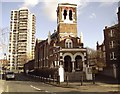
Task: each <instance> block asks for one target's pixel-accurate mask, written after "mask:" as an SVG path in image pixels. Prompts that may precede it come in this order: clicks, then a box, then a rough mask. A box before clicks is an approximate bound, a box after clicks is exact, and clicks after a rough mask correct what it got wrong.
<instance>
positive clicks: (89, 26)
mask: <svg viewBox="0 0 120 94" xmlns="http://www.w3.org/2000/svg"><path fill="white" fill-rule="evenodd" d="M118 1H119V0H2V2H0V14H2V15H0V20H2V23H1V22H0V28H5V27H8V28H9V27H10V12H11V10H16V9H19V8H20V7H28V8H29V9H30V11H31V12H32V13H34V14H35V15H36V34H35V36H36V38H39V39H46V38H47V36H48V32H49V31H50V32H51V33H53V32H54V29H56V28H57V27H56V26H57V16H56V9H57V5H58V3H64V2H67V3H74V4H77V5H78V7H77V11H78V12H77V13H78V17H77V18H78V19H77V29H78V37H79V36H80V32H82V33H83V41H84V46H85V47H90V48H93V49H96V42H97V41H99V43H102V41H103V29H104V27H105V26H112V25H114V24H116V23H117V14H116V13H117V7H118ZM1 25H2V26H1Z"/></svg>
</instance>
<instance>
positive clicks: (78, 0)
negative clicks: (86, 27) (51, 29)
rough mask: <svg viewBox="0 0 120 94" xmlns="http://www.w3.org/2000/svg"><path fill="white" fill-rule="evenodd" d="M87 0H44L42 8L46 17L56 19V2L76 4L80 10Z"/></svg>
mask: <svg viewBox="0 0 120 94" xmlns="http://www.w3.org/2000/svg"><path fill="white" fill-rule="evenodd" d="M87 1H88V0H84V1H82V0H51V1H49V0H44V1H43V2H44V7H45V8H44V11H43V12H44V13H45V14H46V16H47V17H48V18H50V20H52V21H56V19H57V13H56V9H57V6H58V3H71V4H77V7H78V9H79V10H80V9H82V8H84V7H86V6H87V4H88V2H87ZM77 12H78V11H77ZM77 14H78V13H77ZM79 14H80V13H79ZM79 14H78V15H79Z"/></svg>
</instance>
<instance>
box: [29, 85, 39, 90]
mask: <svg viewBox="0 0 120 94" xmlns="http://www.w3.org/2000/svg"><path fill="white" fill-rule="evenodd" d="M30 87H32V88H34V89H36V90H41V89H40V88H37V87H34V86H32V85H30Z"/></svg>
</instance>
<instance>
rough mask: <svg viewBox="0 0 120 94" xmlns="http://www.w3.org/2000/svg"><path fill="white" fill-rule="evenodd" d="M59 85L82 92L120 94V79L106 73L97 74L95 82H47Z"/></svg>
mask: <svg viewBox="0 0 120 94" xmlns="http://www.w3.org/2000/svg"><path fill="white" fill-rule="evenodd" d="M45 83H46V84H50V85H53V86H57V87H63V88H70V89H75V90H78V91H81V92H99V93H100V92H106V93H108V94H120V83H118V79H114V78H112V77H108V76H105V75H96V78H95V82H94V83H93V81H92V80H91V81H83V82H82V83H81V82H68V83H67V82H62V83H57V82H54V83H53V82H45Z"/></svg>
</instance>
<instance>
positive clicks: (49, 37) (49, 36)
mask: <svg viewBox="0 0 120 94" xmlns="http://www.w3.org/2000/svg"><path fill="white" fill-rule="evenodd" d="M50 42H51V33H50V31H49V33H48V44H50Z"/></svg>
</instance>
